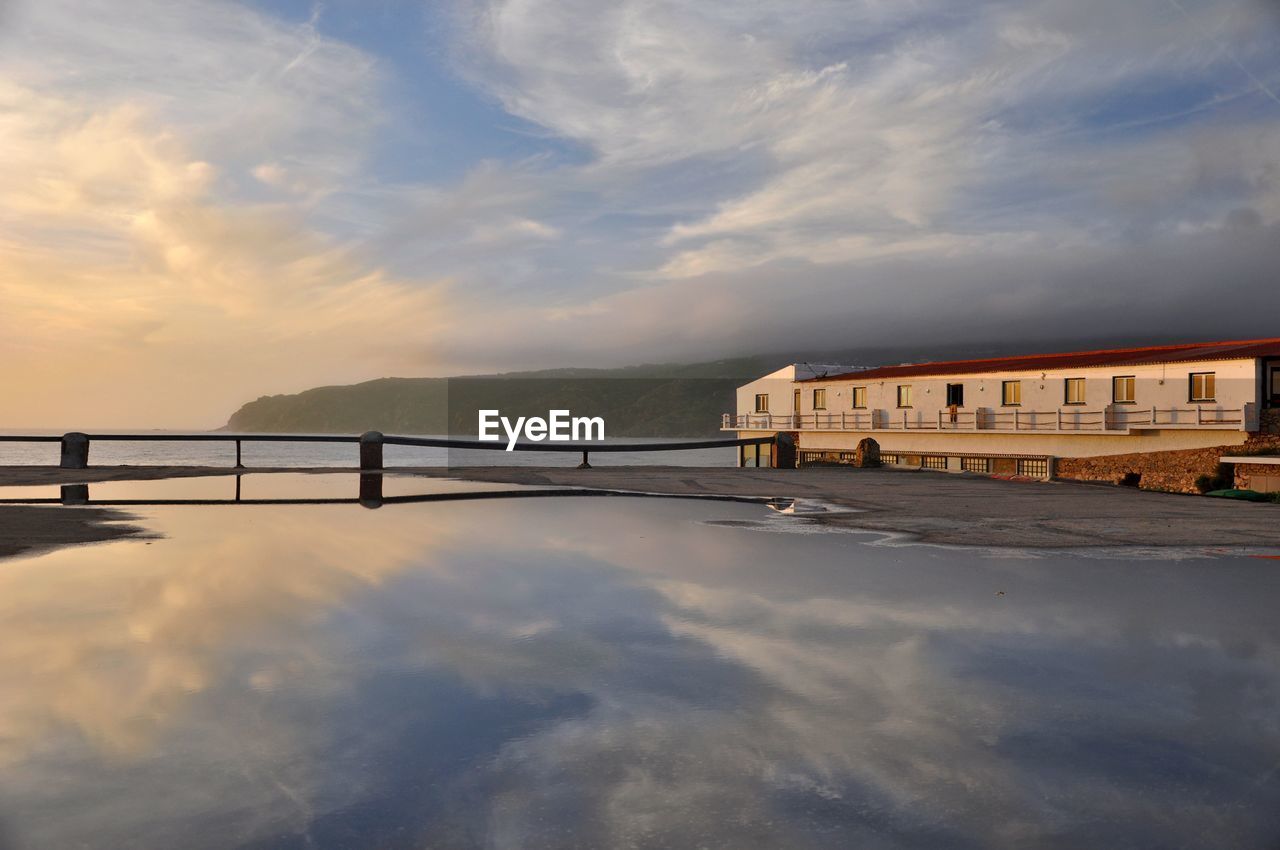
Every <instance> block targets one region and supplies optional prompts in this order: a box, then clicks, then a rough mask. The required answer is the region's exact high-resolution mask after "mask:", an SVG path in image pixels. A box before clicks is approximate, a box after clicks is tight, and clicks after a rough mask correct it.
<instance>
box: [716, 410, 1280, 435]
mask: <svg viewBox="0 0 1280 850" xmlns="http://www.w3.org/2000/svg"><path fill="white" fill-rule="evenodd" d="M1134 428H1171V429H1191V430H1194V429H1211V430H1237V431H1251V430H1253V431H1256V430H1257V429H1258V413H1257V405H1255V404H1252V403H1250V404H1245V405H1243V406H1242V407H1236V408H1229V407H1217V406H1209V405H1195V406H1190V407H1171V408H1160V407H1142V408H1138V407H1133V406H1131V405H1118V404H1115V405H1109V406H1108V407H1104V408H1101V409H1093V410H1084V409H1081V408H1078V407H1062V408H1057V409H1055V410H1023V409H1021V408H1012V409H1004V408H1002V409H995V408H980V409H978V410H954V411H952V410H948V409H945V408H944V409H941V410H936V411H934V412H932V413H928V412H925V411H923V410H917V409H914V408H907V409H899V410H850V411H842V412H839V413H833V412H828V411H816V412H814V413H801V414H776V415H775V414H769V413H740V414H736V415H735V414H732V413H726V414H724V415H723V416H722V417H721V421H720V429H721V430H722V431H769V430H778V431H959V432H977V431H997V432H1013V431H1019V432H1021V431H1028V432H1039V431H1044V432H1049V431H1052V432H1066V433H1107V432H1112V433H1115V432H1122V433H1124V432H1128V431H1130V430H1131V429H1134Z"/></svg>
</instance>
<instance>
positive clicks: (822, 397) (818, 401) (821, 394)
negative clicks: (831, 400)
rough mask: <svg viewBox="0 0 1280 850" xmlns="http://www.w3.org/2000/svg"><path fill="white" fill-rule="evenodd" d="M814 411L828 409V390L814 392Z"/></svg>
mask: <svg viewBox="0 0 1280 850" xmlns="http://www.w3.org/2000/svg"><path fill="white" fill-rule="evenodd" d="M813 409H814V410H826V409H827V391H826V390H814V391H813Z"/></svg>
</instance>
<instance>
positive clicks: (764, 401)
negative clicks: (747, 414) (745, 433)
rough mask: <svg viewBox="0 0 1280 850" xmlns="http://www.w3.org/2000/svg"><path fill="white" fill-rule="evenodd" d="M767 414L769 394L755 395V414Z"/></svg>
mask: <svg viewBox="0 0 1280 850" xmlns="http://www.w3.org/2000/svg"><path fill="white" fill-rule="evenodd" d="M768 412H769V394H768V393H756V413H768Z"/></svg>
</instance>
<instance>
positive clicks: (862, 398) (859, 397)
mask: <svg viewBox="0 0 1280 850" xmlns="http://www.w3.org/2000/svg"><path fill="white" fill-rule="evenodd" d="M853 406H854V407H857V408H862V407H866V406H867V388H866V387H854V388H853Z"/></svg>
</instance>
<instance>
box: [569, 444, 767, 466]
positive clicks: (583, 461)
mask: <svg viewBox="0 0 1280 850" xmlns="http://www.w3.org/2000/svg"><path fill="white" fill-rule="evenodd" d="M757 465H758V462H757ZM590 468H591V464H590V463H588V462H587V450H586V449H583V450H582V463H580V464H578V469H590Z"/></svg>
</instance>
